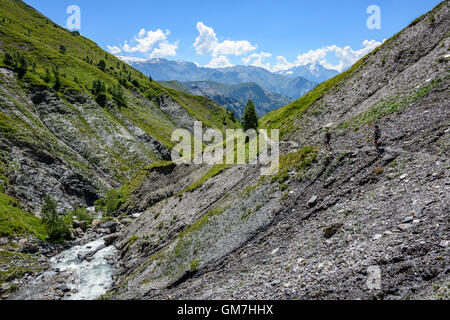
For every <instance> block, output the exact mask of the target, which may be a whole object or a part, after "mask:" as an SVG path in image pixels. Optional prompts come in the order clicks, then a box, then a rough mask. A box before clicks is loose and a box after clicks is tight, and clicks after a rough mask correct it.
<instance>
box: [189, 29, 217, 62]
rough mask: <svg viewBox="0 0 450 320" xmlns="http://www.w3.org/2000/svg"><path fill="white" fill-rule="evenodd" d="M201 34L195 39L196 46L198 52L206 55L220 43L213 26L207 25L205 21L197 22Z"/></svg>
mask: <svg viewBox="0 0 450 320" xmlns="http://www.w3.org/2000/svg"><path fill="white" fill-rule="evenodd" d="M197 30H198V33H199V36H198V37H197V39H195V43H194V47H195V50H196V51H197V53H198V54H200V55H202V56H205V55H207V54H208V53H210V52H211V51H213V50H214V48H215V47H216V46H217V45H218V44H219V42H218V40H217V36H216V33H215V32H214V29H213V28H210V27H207V26H205V25H204V24H203V22H198V23H197Z"/></svg>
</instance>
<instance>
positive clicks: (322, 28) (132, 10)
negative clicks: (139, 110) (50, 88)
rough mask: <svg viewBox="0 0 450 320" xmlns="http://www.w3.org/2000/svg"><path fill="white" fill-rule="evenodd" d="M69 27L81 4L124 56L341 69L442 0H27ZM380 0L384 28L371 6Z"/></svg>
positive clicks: (84, 18) (89, 32)
mask: <svg viewBox="0 0 450 320" xmlns="http://www.w3.org/2000/svg"><path fill="white" fill-rule="evenodd" d="M25 2H27V3H28V4H29V5H31V6H33V7H34V8H36V9H37V10H39V11H40V12H41V13H43V14H44V15H46V16H47V17H49V18H50V19H52V20H53V21H55V22H56V23H58V24H60V25H62V26H66V21H67V18H68V17H69V16H70V14H68V13H67V12H66V10H67V8H68V7H69V6H70V5H77V6H78V7H79V8H80V9H81V20H80V21H81V29H80V32H81V33H82V34H83V35H84V36H86V37H88V38H90V39H92V40H94V41H95V42H97V43H98V44H99V45H100V46H101V47H102V48H104V49H105V50H109V51H111V52H112V53H114V54H116V55H119V56H129V57H137V58H150V57H162V58H167V59H171V60H187V61H192V62H196V63H198V64H199V65H202V66H211V67H225V66H230V65H238V64H249V65H257V66H262V67H265V68H267V69H269V70H272V71H279V70H286V69H288V68H290V67H293V66H297V65H304V64H307V63H312V62H318V63H321V64H322V65H324V66H326V67H328V68H333V69H336V70H338V71H341V70H342V69H345V68H346V67H348V66H349V65H351V64H352V63H354V62H355V61H356V60H358V59H359V58H360V57H361V56H363V55H365V54H366V53H368V52H370V51H371V50H373V49H374V48H375V47H376V46H377V45H379V44H381V43H382V41H383V40H384V39H388V38H390V37H391V36H393V35H394V34H395V33H397V32H398V31H400V30H401V29H403V28H404V27H406V26H407V25H408V24H409V23H410V22H411V21H412V20H414V19H415V18H417V17H418V16H420V15H422V14H423V13H426V12H427V11H429V10H431V9H432V8H433V7H434V6H436V5H437V4H438V3H439V2H440V0H426V1H424V0H341V1H336V0H315V1H305V0H278V1H275V0H226V1H218V0H190V1H185V0H182V1H181V0H180V1H178V0H165V1H154V0H146V1H145V0H129V1H106V0H95V1H92V0H58V1H55V0H26V1H25ZM371 5H376V6H378V7H379V9H380V12H381V29H369V28H368V27H367V20H368V18H369V17H370V16H371V15H372V14H368V13H367V9H368V7H369V6H371Z"/></svg>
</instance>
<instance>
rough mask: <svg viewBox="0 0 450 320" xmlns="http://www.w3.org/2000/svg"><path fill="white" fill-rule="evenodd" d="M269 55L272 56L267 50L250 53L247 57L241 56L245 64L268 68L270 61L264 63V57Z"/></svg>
mask: <svg viewBox="0 0 450 320" xmlns="http://www.w3.org/2000/svg"><path fill="white" fill-rule="evenodd" d="M270 57H272V54H271V53H268V52H260V53H252V54H251V55H249V56H248V57H245V58H242V61H243V62H244V64H245V65H250V66H255V67H261V68H266V69H268V70H270V69H271V68H270V63H269V62H266V63H264V59H266V58H270Z"/></svg>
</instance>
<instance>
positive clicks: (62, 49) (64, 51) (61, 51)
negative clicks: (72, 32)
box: [59, 45, 67, 54]
mask: <svg viewBox="0 0 450 320" xmlns="http://www.w3.org/2000/svg"><path fill="white" fill-rule="evenodd" d="M66 52H67V48H66V47H65V46H63V45H60V46H59V53H61V54H66Z"/></svg>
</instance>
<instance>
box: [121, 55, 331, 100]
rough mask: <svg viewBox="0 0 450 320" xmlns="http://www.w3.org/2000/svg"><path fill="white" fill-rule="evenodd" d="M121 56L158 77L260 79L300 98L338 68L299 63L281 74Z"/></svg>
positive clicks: (272, 88) (271, 87)
mask: <svg viewBox="0 0 450 320" xmlns="http://www.w3.org/2000/svg"><path fill="white" fill-rule="evenodd" d="M119 58H121V59H122V60H123V61H125V62H127V63H128V64H130V65H131V66H133V67H134V68H136V69H138V70H139V71H141V72H143V73H145V74H146V75H151V76H152V78H153V79H154V80H157V81H172V80H177V81H180V82H187V81H213V82H217V83H223V84H228V85H236V84H243V83H256V84H257V85H258V86H260V87H261V88H263V89H264V90H266V91H270V92H274V93H278V94H281V95H283V96H286V97H289V98H290V99H298V98H300V97H301V96H303V95H305V94H306V93H307V92H309V91H310V90H312V89H314V88H315V87H316V86H317V84H318V82H321V81H323V80H324V79H325V80H327V79H329V78H331V77H333V76H334V75H336V74H337V72H336V71H333V70H328V69H325V68H324V67H322V66H320V65H314V66H313V67H311V66H305V67H304V68H303V67H296V68H293V69H291V70H287V71H286V72H283V74H281V73H273V72H270V71H268V70H267V69H264V68H259V67H254V66H234V67H228V68H218V69H213V68H204V67H200V66H198V65H197V64H195V63H192V62H187V61H171V60H166V59H160V58H158V59H149V60H143V59H136V58H127V57H119ZM308 70H310V72H308ZM297 74H299V75H298V76H297ZM300 74H301V75H300ZM310 79H313V80H310Z"/></svg>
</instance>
